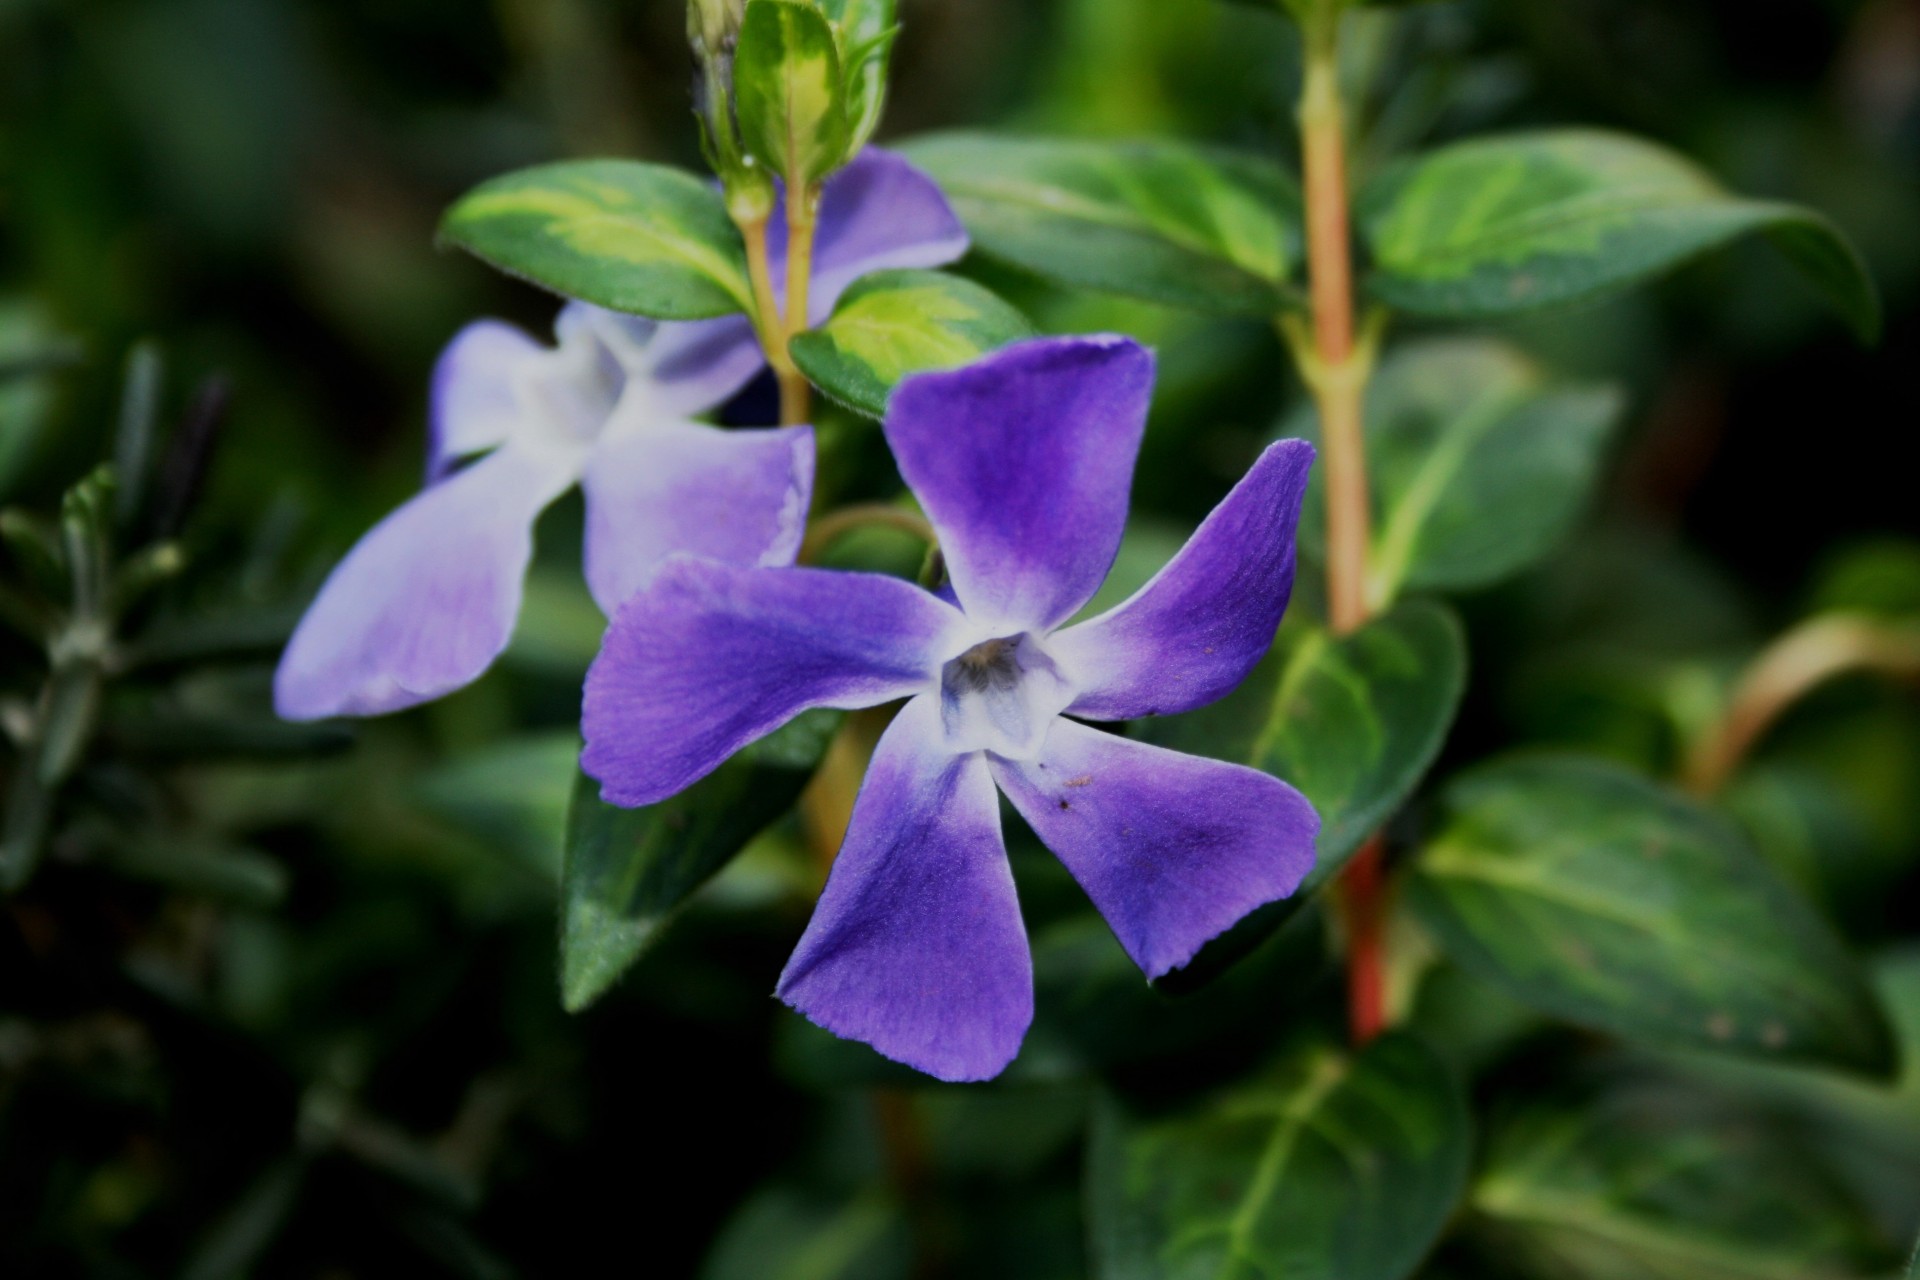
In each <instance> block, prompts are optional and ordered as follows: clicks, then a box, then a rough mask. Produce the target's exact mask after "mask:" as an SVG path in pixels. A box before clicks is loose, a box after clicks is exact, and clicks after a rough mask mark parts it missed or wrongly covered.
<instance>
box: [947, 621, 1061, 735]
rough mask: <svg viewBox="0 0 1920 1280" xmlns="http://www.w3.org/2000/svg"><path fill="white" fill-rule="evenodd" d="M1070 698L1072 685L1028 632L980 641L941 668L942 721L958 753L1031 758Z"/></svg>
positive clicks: (1037, 638) (1036, 639) (1038, 640)
mask: <svg viewBox="0 0 1920 1280" xmlns="http://www.w3.org/2000/svg"><path fill="white" fill-rule="evenodd" d="M1073 698H1074V689H1073V686H1072V685H1071V683H1070V682H1069V681H1068V680H1067V678H1066V676H1065V675H1064V674H1063V673H1062V672H1061V670H1060V667H1059V666H1058V664H1056V663H1055V662H1054V660H1053V658H1052V656H1051V655H1049V654H1048V653H1047V651H1046V648H1045V646H1044V645H1043V644H1042V643H1041V641H1040V639H1039V637H1037V636H1035V635H1033V634H1032V633H1031V632H1021V633H1019V634H1016V635H1010V636H997V637H995V638H993V639H990V640H983V641H981V642H980V643H978V644H975V645H973V646H972V647H971V648H969V649H967V650H966V651H965V652H964V653H961V654H960V655H959V656H958V657H956V658H954V659H952V660H951V661H949V662H948V663H947V664H946V665H945V666H944V667H942V668H941V669H940V723H941V727H942V729H943V730H944V731H945V733H946V740H947V746H948V748H949V749H951V750H952V751H954V752H956V753H962V752H969V751H991V752H992V753H993V754H995V755H997V756H1002V757H1005V758H1006V759H1009V760H1030V759H1032V758H1033V757H1034V756H1035V755H1037V754H1039V751H1040V748H1041V746H1042V745H1044V744H1045V742H1046V738H1047V729H1048V726H1050V725H1051V724H1052V723H1053V721H1054V718H1055V717H1056V716H1058V715H1059V714H1060V713H1061V712H1062V711H1064V710H1066V708H1067V705H1068V704H1069V703H1071V702H1072V701H1073Z"/></svg>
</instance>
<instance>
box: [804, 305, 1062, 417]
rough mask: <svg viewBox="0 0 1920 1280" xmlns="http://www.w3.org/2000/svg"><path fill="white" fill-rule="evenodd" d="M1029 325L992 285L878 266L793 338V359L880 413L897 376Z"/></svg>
mask: <svg viewBox="0 0 1920 1280" xmlns="http://www.w3.org/2000/svg"><path fill="white" fill-rule="evenodd" d="M1032 336H1033V326H1032V325H1031V324H1030V323H1028V321H1027V318H1026V317H1025V316H1023V315H1021V314H1020V312H1019V311H1018V310H1016V309H1015V308H1014V307H1013V306H1012V305H1011V304H1009V303H1007V302H1005V301H1004V300H1002V299H1001V298H1000V296H999V295H998V294H996V293H994V292H993V291H992V290H990V289H986V288H983V287H981V286H980V285H977V284H975V283H973V282H972V281H970V280H963V279H961V278H960V277H958V276H950V275H943V274H941V273H940V272H937V271H880V272H876V273H874V274H873V275H870V276H867V277H866V278H865V279H863V280H861V281H860V282H859V283H858V284H856V285H854V286H853V287H852V288H851V289H849V290H847V292H846V295H845V296H844V297H842V298H841V299H840V303H839V305H838V306H837V307H835V308H834V312H833V316H832V317H831V318H830V319H829V320H828V321H827V322H826V323H825V324H823V325H821V326H820V327H819V328H818V329H815V330H813V331H812V332H810V333H803V334H801V335H799V336H798V337H797V338H795V339H794V340H793V348H792V349H793V358H794V363H796V364H798V365H799V366H800V369H801V371H802V372H803V373H805V374H806V375H807V376H808V377H809V378H811V379H812V380H813V381H814V383H815V384H816V385H818V386H819V387H820V388H821V389H822V390H823V391H825V392H826V393H827V394H828V395H830V396H832V397H833V398H834V399H836V400H838V401H840V402H841V403H843V404H847V405H851V406H852V407H853V408H855V409H858V410H860V411H861V412H863V413H868V414H871V415H873V416H874V417H876V418H877V417H881V416H882V415H884V414H885V413H886V411H887V397H888V396H889V395H891V394H892V392H893V389H894V387H895V386H897V385H898V384H899V382H900V380H901V379H902V378H905V377H907V376H908V375H910V374H915V373H924V372H927V371H928V370H933V369H954V368H958V367H959V366H961V365H964V364H971V363H972V362H973V361H975V360H978V359H979V358H980V357H981V356H983V355H986V354H987V353H988V352H989V351H992V350H994V349H996V348H998V347H1003V346H1005V345H1006V344H1008V343H1009V342H1017V341H1018V340H1020V339H1022V338H1028V337H1032Z"/></svg>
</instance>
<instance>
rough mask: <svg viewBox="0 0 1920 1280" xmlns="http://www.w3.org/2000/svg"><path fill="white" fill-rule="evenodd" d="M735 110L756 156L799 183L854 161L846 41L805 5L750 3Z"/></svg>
mask: <svg viewBox="0 0 1920 1280" xmlns="http://www.w3.org/2000/svg"><path fill="white" fill-rule="evenodd" d="M733 84H734V102H735V110H736V111H737V113H738V116H739V121H740V136H741V140H742V141H743V142H744V143H745V144H746V148H747V152H748V154H749V155H751V156H753V157H754V158H755V159H757V160H758V161H759V162H760V163H761V164H763V165H765V166H766V167H767V168H768V169H770V170H772V171H773V172H775V173H777V174H779V175H780V176H781V177H783V178H785V179H786V180H787V181H788V182H790V183H793V184H795V185H811V184H813V183H816V182H818V181H820V180H821V179H822V178H824V177H826V176H827V175H828V174H829V173H831V172H833V170H835V169H837V168H839V167H840V165H842V164H843V163H845V162H846V159H847V152H848V150H849V148H850V147H851V145H852V137H853V126H852V123H851V121H850V120H849V119H848V116H847V104H846V101H845V94H846V84H845V82H844V81H843V80H842V78H841V64H840V50H839V42H838V41H837V40H836V38H835V36H834V30H833V26H832V24H831V23H829V22H828V21H827V17H826V15H825V14H824V13H822V12H821V11H820V8H819V7H818V6H817V5H815V4H811V3H806V2H805V0H749V3H748V5H747V15H746V21H745V23H744V24H743V25H742V26H741V28H740V46H739V49H738V51H737V52H736V54H735V56H734V61H733Z"/></svg>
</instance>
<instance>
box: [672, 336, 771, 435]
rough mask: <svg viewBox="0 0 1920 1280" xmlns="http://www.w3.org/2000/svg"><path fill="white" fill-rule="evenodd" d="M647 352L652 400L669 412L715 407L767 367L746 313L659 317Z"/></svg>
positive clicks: (686, 412) (686, 413) (689, 413)
mask: <svg viewBox="0 0 1920 1280" xmlns="http://www.w3.org/2000/svg"><path fill="white" fill-rule="evenodd" d="M648 356H649V358H650V361H651V364H650V368H651V380H652V382H653V395H654V401H655V403H656V404H657V405H658V406H659V410H660V412H661V413H662V414H663V415H665V416H667V417H691V416H692V415H694V414H696V413H706V412H708V411H710V410H713V409H717V408H719V407H720V406H721V405H723V404H725V403H726V402H727V401H729V400H731V399H733V397H734V396H736V395H738V394H739V393H740V391H741V389H742V388H743V387H745V386H746V385H747V384H748V383H749V382H751V381H753V377H754V375H755V374H757V373H759V372H760V371H761V370H762V369H764V368H766V367H767V357H766V353H765V352H763V351H761V349H760V336H759V335H758V334H756V333H755V332H754V331H753V323H752V322H751V321H749V320H748V319H747V318H746V317H745V316H721V317H720V318H719V319H717V320H692V321H684V322H681V321H674V322H668V323H663V324H662V325H661V326H660V329H659V332H657V333H656V334H654V336H653V342H652V344H651V346H650V348H649V350H648Z"/></svg>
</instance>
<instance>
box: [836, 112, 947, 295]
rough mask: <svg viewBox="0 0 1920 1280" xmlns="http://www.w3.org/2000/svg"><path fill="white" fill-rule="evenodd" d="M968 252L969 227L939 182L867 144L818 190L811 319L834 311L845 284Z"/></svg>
mask: <svg viewBox="0 0 1920 1280" xmlns="http://www.w3.org/2000/svg"><path fill="white" fill-rule="evenodd" d="M966 252H967V229H966V228H965V227H963V226H961V225H960V219H959V217H958V216H957V215H955V213H954V212H953V206H951V205H949V204H948V203H947V198H946V197H945V196H944V195H942V194H941V193H940V188H939V186H938V184H936V183H935V182H934V180H933V179H932V178H929V177H928V176H927V175H926V174H924V173H922V172H921V171H920V170H918V169H916V168H914V167H913V166H912V165H910V164H908V163H907V162H906V161H905V160H903V159H902V158H901V157H899V156H896V155H893V154H891V153H889V152H886V151H881V150H879V149H877V148H874V147H869V148H867V149H866V150H865V151H863V152H861V153H860V155H859V156H858V157H856V158H855V160H854V161H853V163H852V164H850V165H848V166H847V167H846V168H844V169H842V170H841V171H840V172H839V173H836V174H835V175H834V176H833V177H832V178H831V179H830V180H829V181H828V182H827V185H826V189H825V190H824V191H823V192H821V195H820V222H819V229H818V230H817V231H816V232H815V234H814V259H813V275H814V285H813V297H812V300H811V301H812V305H811V306H810V307H809V308H808V309H809V310H810V311H811V312H812V313H813V314H812V316H811V318H810V322H811V323H813V324H818V323H820V322H821V321H822V320H825V319H826V318H827V317H828V316H830V315H832V314H833V304H834V303H835V302H837V301H839V298H840V295H841V294H842V293H844V292H846V289H847V286H848V285H850V284H852V283H853V282H854V281H855V280H858V279H859V278H860V277H861V276H864V275H866V274H868V273H869V272H873V271H884V270H888V269H894V268H901V267H938V266H941V265H944V264H945V263H949V262H953V261H956V260H958V259H959V258H961V257H963V256H964V255H965V254H966Z"/></svg>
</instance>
